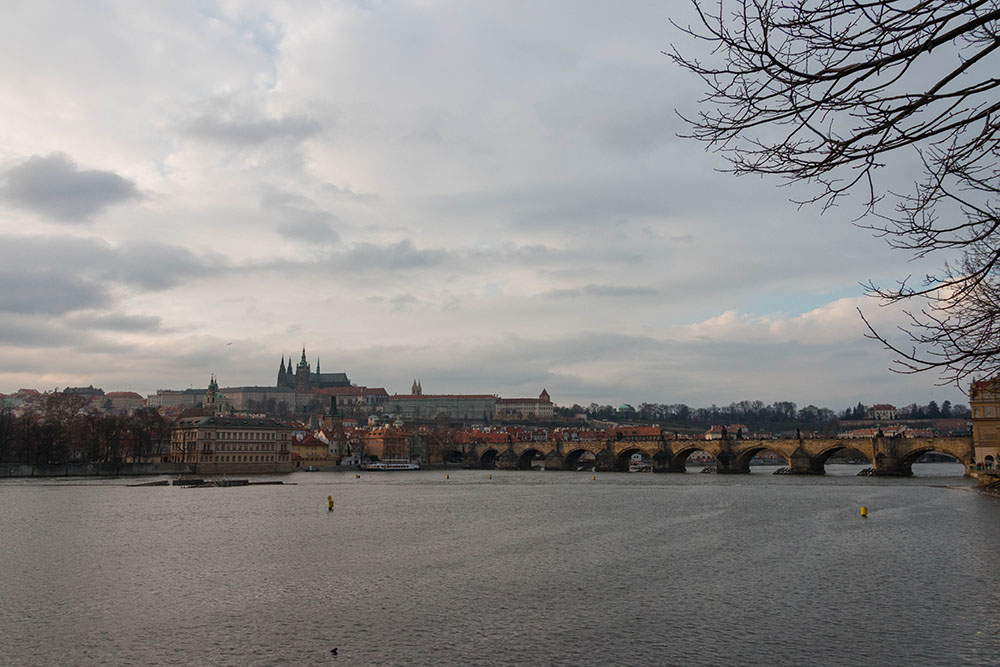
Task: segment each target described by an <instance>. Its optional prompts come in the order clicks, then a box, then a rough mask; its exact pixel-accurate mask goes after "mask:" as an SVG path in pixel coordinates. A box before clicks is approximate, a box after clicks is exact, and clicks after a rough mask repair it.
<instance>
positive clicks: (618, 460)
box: [615, 445, 653, 472]
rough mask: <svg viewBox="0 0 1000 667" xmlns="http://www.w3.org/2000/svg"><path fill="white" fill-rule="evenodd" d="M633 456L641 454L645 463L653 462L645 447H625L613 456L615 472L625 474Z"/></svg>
mask: <svg viewBox="0 0 1000 667" xmlns="http://www.w3.org/2000/svg"><path fill="white" fill-rule="evenodd" d="M633 454H642V457H643V458H644V459H646V460H647V461H652V460H653V456H652V454H650V453H649V451H647V450H646V448H645V447H637V446H628V445H626V446H625V447H623V448H622V450H621V451H619V452H618V454H617V455H616V456H615V470H617V471H619V472H627V471H628V466H629V463H630V460H631V458H632V455H633Z"/></svg>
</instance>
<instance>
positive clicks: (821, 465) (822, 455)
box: [813, 442, 875, 474]
mask: <svg viewBox="0 0 1000 667" xmlns="http://www.w3.org/2000/svg"><path fill="white" fill-rule="evenodd" d="M857 444H858V446H857V447H854V446H852V445H851V444H847V443H841V442H838V443H837V444H836V445H834V446H832V447H828V448H826V449H824V450H822V451H821V452H819V453H818V454H817V455H816V456H815V457H814V458H813V469H814V470H815V471H816V472H817V473H819V474H825V473H826V464H827V463H828V462H829V460H830V458H831V457H832V456H834V455H835V454H838V453H840V452H854V453H856V454H858V455H860V456H861V458H863V459H865V460H866V461H868V463H869V465H875V461H874V459H873V458H872V455H871V454H870V453H868V452H866V451H865V450H864V445H863V444H862V443H861V442H858V443H857Z"/></svg>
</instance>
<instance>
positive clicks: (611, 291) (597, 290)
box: [541, 285, 659, 299]
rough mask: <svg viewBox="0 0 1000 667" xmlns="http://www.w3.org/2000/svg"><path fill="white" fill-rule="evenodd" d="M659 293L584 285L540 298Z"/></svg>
mask: <svg viewBox="0 0 1000 667" xmlns="http://www.w3.org/2000/svg"><path fill="white" fill-rule="evenodd" d="M657 295H659V291H657V290H655V289H653V288H651V287H623V286H619V285H584V286H583V287H574V288H567V289H554V290H549V291H548V292H545V293H543V294H542V295H541V296H543V297H545V298H549V299H575V298H579V297H610V298H625V297H632V296H642V297H647V296H657Z"/></svg>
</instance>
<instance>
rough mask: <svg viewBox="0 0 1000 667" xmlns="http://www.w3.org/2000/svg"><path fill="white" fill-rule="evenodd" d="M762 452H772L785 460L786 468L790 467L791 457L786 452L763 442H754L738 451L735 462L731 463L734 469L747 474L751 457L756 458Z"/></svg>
mask: <svg viewBox="0 0 1000 667" xmlns="http://www.w3.org/2000/svg"><path fill="white" fill-rule="evenodd" d="M764 450H768V451H772V452H774V453H775V454H777V455H778V456H780V457H781V458H783V459H785V463H787V464H788V466H789V467H791V465H792V460H791V457H790V456H789V455H788V452H785V451H783V449H782V448H781V447H776V446H774V445H772V444H769V443H767V442H764V441H758V442H755V443H753V444H752V445H749V446H747V447H744V448H743V449H741V450H739V452H738V453H737V454H736V460H735V461H734V463H733V465H734V467H735V468H736V469H737V470H743V471H746V472H749V471H750V461H751V460H752V459H753V457H755V456H757V454H759V453H761V452H762V451H764Z"/></svg>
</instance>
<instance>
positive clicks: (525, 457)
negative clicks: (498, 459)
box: [517, 447, 546, 470]
mask: <svg viewBox="0 0 1000 667" xmlns="http://www.w3.org/2000/svg"><path fill="white" fill-rule="evenodd" d="M545 454H546V452H543V451H542V450H540V449H538V448H537V447H527V448H525V450H524V451H523V452H521V455H520V456H518V457H517V469H518V470H531V468H532V461H534V460H535V459H536V458H544V457H545Z"/></svg>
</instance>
